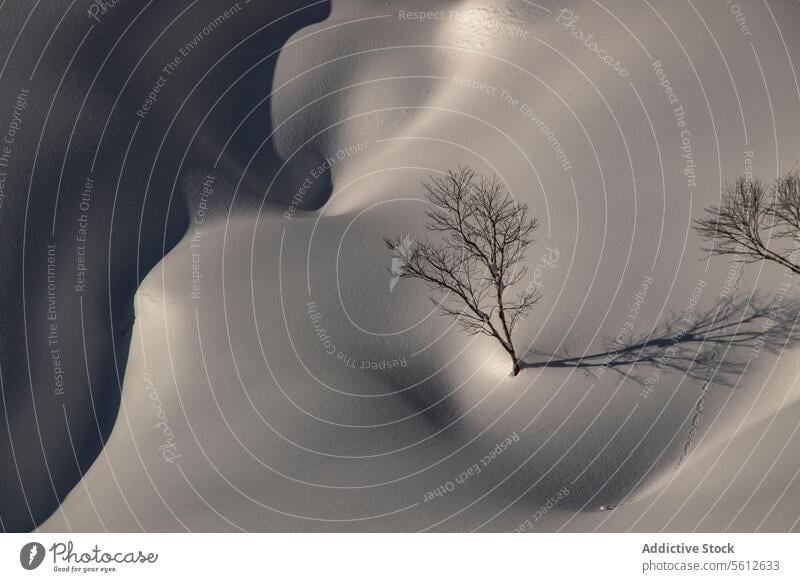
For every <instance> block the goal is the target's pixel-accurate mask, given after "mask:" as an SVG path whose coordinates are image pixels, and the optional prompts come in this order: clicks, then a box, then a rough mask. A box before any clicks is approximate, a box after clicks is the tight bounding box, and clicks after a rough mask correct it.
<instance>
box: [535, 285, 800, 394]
mask: <svg viewBox="0 0 800 582" xmlns="http://www.w3.org/2000/svg"><path fill="white" fill-rule="evenodd" d="M798 314H800V301H798V300H797V299H792V298H789V297H787V296H786V295H781V294H776V295H774V296H772V297H770V296H767V295H765V294H760V293H754V294H753V295H751V296H747V297H744V298H742V299H738V300H737V299H735V298H732V297H727V298H721V299H720V300H718V301H717V303H716V304H715V305H714V306H713V307H712V308H710V309H707V310H705V311H691V312H690V311H687V312H684V313H673V314H672V315H671V316H670V317H669V318H668V319H667V320H666V322H665V323H662V324H660V325H658V326H656V327H655V328H654V329H653V330H652V331H650V332H649V333H642V334H640V335H638V336H623V337H620V336H617V338H606V339H605V341H604V345H605V346H607V347H605V348H604V349H602V350H601V351H595V352H593V353H591V354H585V355H579V356H574V355H572V354H570V353H569V351H568V350H566V349H562V350H561V351H560V352H558V353H556V354H552V355H549V354H542V353H538V352H534V351H529V352H528V353H527V354H526V356H525V358H529V357H530V356H531V355H536V356H540V357H542V356H543V357H542V359H538V360H534V361H529V360H526V359H525V358H523V361H522V362H521V364H520V365H521V367H522V368H523V369H525V368H545V367H546V368H578V369H580V370H583V371H584V372H586V373H587V374H588V375H591V376H594V377H597V378H599V377H601V376H602V375H603V374H604V373H605V371H606V370H611V371H614V372H617V373H619V374H621V375H623V376H624V377H626V378H628V379H631V380H633V381H635V382H637V383H640V384H642V385H648V384H650V383H652V382H653V381H654V380H657V379H658V377H659V376H660V375H661V374H662V373H664V372H668V371H673V372H679V373H682V374H685V375H687V376H688V377H690V378H693V379H697V380H701V381H704V382H710V381H713V382H714V383H715V384H717V385H722V386H727V387H733V386H734V385H735V384H736V381H737V379H738V378H739V377H740V376H741V375H742V374H744V373H745V372H746V370H747V367H748V365H749V363H750V362H751V361H753V360H754V359H756V358H757V357H758V356H759V355H760V354H761V353H764V352H766V353H773V354H775V353H780V352H781V351H782V350H784V349H788V348H790V347H793V346H794V345H797V343H798V341H800V329H797V328H796V325H795V324H796V322H797V318H798ZM621 335H622V334H621Z"/></svg>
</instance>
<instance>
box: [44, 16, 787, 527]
mask: <svg viewBox="0 0 800 582" xmlns="http://www.w3.org/2000/svg"><path fill="white" fill-rule="evenodd" d="M741 7H742V12H743V13H744V14H746V23H747V26H748V27H749V28H748V29H747V31H749V32H750V33H749V34H748V33H747V31H745V30H744V29H743V28H742V23H741V19H739V21H737V19H736V16H735V15H734V14H732V13H731V12H730V10H729V8H728V7H727V5H725V4H724V3H714V4H713V5H712V4H705V3H693V2H686V3H681V4H676V3H673V2H653V3H650V2H643V3H639V4H635V5H633V4H631V3H628V2H618V1H614V2H600V3H598V2H594V3H592V2H586V3H565V4H561V3H559V4H556V3H540V4H536V3H533V2H528V1H527V0H508V1H495V2H485V3H481V2H478V1H474V0H464V1H462V2H447V3H441V4H431V3H425V6H424V8H423V7H422V5H421V3H413V2H405V3H400V2H392V1H388V2H385V3H374V2H356V1H350V2H347V1H342V2H337V1H334V2H333V5H332V13H331V15H330V17H329V18H328V19H326V20H325V21H323V22H320V23H318V24H314V25H312V26H310V27H306V28H304V29H302V30H301V31H299V32H298V33H296V34H295V35H294V36H293V37H292V38H291V39H290V40H289V42H288V43H287V44H286V46H285V47H284V48H283V50H282V52H281V54H280V58H279V61H278V65H277V68H276V73H275V79H274V83H273V90H274V95H273V97H272V104H271V106H272V121H273V131H274V134H271V135H267V134H266V133H265V135H264V139H265V140H267V139H269V140H272V142H273V143H274V146H275V150H276V152H277V153H278V154H279V155H280V156H281V159H282V160H283V161H285V162H286V163H285V165H284V166H282V167H279V169H278V170H277V171H276V172H275V175H274V179H268V180H264V182H263V183H260V184H254V183H253V182H252V181H247V180H245V181H242V180H240V179H239V178H240V176H239V175H225V174H224V172H220V171H218V170H217V169H215V168H212V167H209V168H203V169H201V170H199V171H198V174H197V176H198V177H196V179H195V180H194V181H191V180H190V181H186V182H185V186H184V192H183V193H184V196H185V197H186V199H187V200H188V201H189V202H188V204H187V207H188V212H189V216H190V227H189V232H188V233H187V234H186V236H185V237H184V239H183V241H182V242H181V243H180V244H179V245H178V246H177V247H176V248H174V249H173V250H172V251H171V252H170V253H169V255H168V256H167V257H166V258H165V259H164V260H163V261H162V262H161V263H160V264H159V265H158V266H157V267H156V268H154V269H153V270H152V271H151V272H150V273H149V274H148V276H147V278H146V279H145V281H144V282H143V283H142V284H141V286H140V288H139V290H138V292H137V294H136V301H135V308H136V323H135V327H134V337H133V340H132V343H131V353H130V356H129V361H128V368H127V371H126V374H125V383H124V390H123V394H122V405H121V409H120V413H119V416H118V419H117V422H116V425H115V427H114V430H113V433H112V435H111V439H110V440H109V442H108V443H107V445H106V447H105V449H104V450H103V452H102V453H101V455H100V457H98V459H97V461H96V462H95V463H94V465H93V466H92V468H91V470H90V471H89V472H88V473H87V474H86V476H85V478H84V479H83V480H82V482H81V483H80V484H79V485H78V486H76V487H75V489H74V490H73V491H72V493H71V494H70V495H69V497H68V498H67V500H66V501H65V502H64V504H63V505H62V507H61V511H59V512H57V513H56V514H54V515H53V517H52V518H51V519H50V520H49V521H48V522H47V523H46V524H45V525H44V527H43V528H42V529H43V530H46V531H51V530H61V529H64V528H67V527H69V528H71V529H76V530H91V529H102V528H107V529H111V530H138V529H145V530H182V529H189V530H228V529H230V530H237V529H244V530H301V531H305V530H323V531H324V530H420V529H433V530H473V529H484V530H503V531H508V530H515V529H516V530H557V529H562V528H563V529H566V530H580V531H583V530H592V529H596V528H597V529H605V530H626V529H631V528H632V529H639V530H660V529H669V530H692V529H695V528H697V529H700V530H720V529H726V528H730V529H736V530H745V531H749V530H752V529H757V528H761V529H765V530H787V529H795V530H796V529H797V528H798V522H797V520H798V517H800V507H799V506H798V504H800V491H798V487H800V483H798V482H797V480H796V479H795V477H796V476H797V472H798V470H800V464H799V462H798V459H800V455H798V452H800V451H798V447H800V445H799V444H798V439H797V438H795V437H796V434H795V432H796V429H797V426H798V424H797V423H798V420H797V419H798V416H797V409H798V408H797V407H798V398H799V397H800V392H799V391H798V390H800V386H798V383H797V381H796V380H797V374H798V373H800V357H799V356H800V354H799V353H798V343H797V334H796V333H795V331H794V329H793V324H794V320H795V318H796V317H797V315H798V312H799V310H798V306H799V305H800V304H798V300H800V296H799V295H798V292H797V280H796V279H795V278H789V277H785V276H784V273H783V272H782V271H781V270H780V269H779V268H777V267H774V266H771V265H759V264H756V265H750V266H748V267H747V268H746V269H743V270H742V269H738V268H736V267H735V266H731V265H730V264H729V263H727V262H726V261H725V260H724V259H717V258H715V259H711V260H707V258H706V256H705V254H704V253H703V252H702V250H701V242H700V241H699V239H698V238H697V237H696V236H695V234H694V233H693V232H692V230H691V220H692V219H693V218H697V217H699V216H700V215H701V214H702V211H703V208H704V207H707V206H709V205H712V204H714V203H715V202H716V201H717V200H718V197H719V192H720V189H721V187H722V185H723V184H724V183H725V182H726V181H731V180H733V179H734V178H736V177H737V176H739V175H741V174H742V173H744V172H751V171H752V172H753V173H754V174H755V175H758V176H762V177H764V178H767V179H769V178H771V177H773V176H775V175H778V174H779V173H781V172H783V171H786V170H788V169H789V168H791V166H792V165H793V164H794V162H795V161H796V159H797V157H798V155H799V153H800V131H798V129H800V116H798V111H800V88H798V85H797V81H796V74H795V71H796V66H795V65H793V63H797V62H800V39H798V38H797V35H793V34H792V31H793V30H795V29H796V25H797V24H798V23H800V7H798V5H796V4H792V3H789V2H769V3H767V4H758V3H745V2H742V3H741ZM420 10H424V11H425V12H424V13H420V12H419V11H420ZM588 35H592V36H591V38H589V37H588ZM215 146H216V147H219V148H220V149H219V152H220V156H222V157H223V159H226V158H225V156H234V155H238V154H233V153H231V152H229V151H226V150H225V148H224V144H223V143H220V144H215ZM255 154H256V152H252V155H255ZM249 163H250V159H249V158H247V157H246V156H245V157H243V158H237V159H235V160H233V161H232V162H231V163H230V164H228V166H227V167H241V168H244V169H245V171H246V169H247V167H248V164H249ZM458 164H468V165H470V166H473V167H475V168H476V169H478V170H479V171H482V172H484V173H496V174H497V175H498V176H500V177H501V179H502V180H503V181H504V183H505V184H506V185H507V188H508V190H509V191H510V192H511V193H512V194H513V196H514V197H515V198H518V199H520V200H523V201H525V202H527V203H528V204H529V205H530V207H531V209H532V212H533V214H535V215H537V216H538V217H539V218H540V220H541V222H542V226H541V228H540V231H539V237H538V241H537V243H536V244H535V245H534V246H533V247H532V249H531V252H530V254H529V257H528V263H529V264H528V267H529V276H528V279H529V284H536V285H539V286H540V288H541V291H542V293H543V301H542V302H541V304H540V305H539V306H538V309H537V310H536V311H535V312H534V313H533V314H532V315H531V316H530V317H529V318H528V319H527V320H526V321H525V322H524V323H523V324H522V325H521V327H520V330H519V332H518V337H517V341H518V342H519V344H520V345H522V346H525V348H526V350H525V351H526V352H527V355H526V358H525V360H526V362H527V367H526V369H524V370H523V372H522V373H521V374H520V376H518V377H517V378H510V377H508V365H507V362H506V361H505V359H504V354H503V353H502V352H501V350H499V348H498V346H496V345H494V344H492V342H491V341H489V340H488V339H485V338H477V339H476V338H467V337H465V336H463V335H462V334H461V333H460V332H459V331H458V330H457V329H456V328H454V327H453V326H452V325H451V322H450V321H448V320H447V319H444V318H441V317H439V316H438V315H436V314H435V313H434V312H433V308H432V306H431V304H430V302H428V300H427V292H426V290H425V288H424V287H422V286H420V285H416V284H414V283H412V282H408V281H401V282H399V283H397V284H396V285H393V281H392V279H391V274H390V272H389V268H390V266H391V255H390V253H389V251H388V250H386V248H385V246H384V245H383V242H382V240H383V237H384V236H387V235H394V234H398V233H400V232H403V231H409V232H410V233H411V235H412V236H424V228H423V223H424V214H423V213H424V210H425V201H424V196H423V190H422V189H421V187H420V185H419V184H420V181H421V180H424V179H426V177H427V176H429V175H431V174H438V173H440V172H443V171H446V170H447V169H450V168H452V167H455V166H456V165H458ZM205 176H211V178H208V180H210V181H209V182H208V185H207V188H210V189H211V191H212V192H211V193H208V192H206V198H208V197H218V198H222V199H225V200H230V199H234V198H235V197H237V196H247V197H249V198H255V199H257V200H258V199H262V200H263V204H262V205H261V206H260V207H254V208H252V209H249V210H248V211H247V212H242V211H236V212H232V213H226V212H225V211H224V210H225V209H224V208H223V209H222V211H219V208H218V212H217V213H216V214H214V215H213V216H212V215H209V216H201V215H200V213H199V211H200V210H201V209H202V206H200V202H201V201H202V200H204V198H203V191H202V188H203V186H202V182H203V181H204V180H206V179H207V178H206V177H205ZM195 219H197V220H195ZM201 219H202V220H201ZM634 361H635V362H636V363H631V362H634ZM610 509H613V511H610Z"/></svg>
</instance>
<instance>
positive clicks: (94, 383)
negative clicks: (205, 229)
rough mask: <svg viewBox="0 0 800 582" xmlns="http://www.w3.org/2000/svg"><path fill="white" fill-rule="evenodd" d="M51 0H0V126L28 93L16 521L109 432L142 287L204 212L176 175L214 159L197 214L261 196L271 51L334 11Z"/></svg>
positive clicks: (18, 200) (11, 346)
mask: <svg viewBox="0 0 800 582" xmlns="http://www.w3.org/2000/svg"><path fill="white" fill-rule="evenodd" d="M43 4H44V5H42V6H39V5H38V4H37V5H33V4H32V3H27V2H21V1H19V0H9V1H8V2H7V3H6V4H5V5H4V7H3V18H0V34H1V35H2V36H3V38H9V39H13V38H15V37H16V36H17V34H18V33H20V30H21V27H22V26H23V25H24V26H25V27H26V28H25V29H24V30H22V32H21V33H20V36H19V42H18V43H17V44H16V46H15V48H14V53H13V54H11V55H10V58H9V62H8V66H7V67H6V69H5V71H4V74H3V76H2V77H1V78H0V127H2V130H0V132H4V131H5V127H6V125H7V123H8V122H9V119H10V115H11V114H12V112H14V111H15V109H14V107H15V104H16V103H17V102H18V99H19V98H18V95H19V94H20V92H21V89H22V88H24V89H25V90H26V91H28V93H27V94H28V95H29V97H28V98H27V103H26V104H25V107H24V108H21V109H20V108H18V109H19V111H21V115H22V121H21V122H20V123H19V124H18V125H19V129H18V130H17V132H16V135H15V142H14V147H13V152H12V155H11V156H10V160H8V165H7V166H4V168H3V170H4V187H5V192H6V193H9V192H14V195H13V196H7V197H6V198H5V199H4V200H3V205H2V208H0V232H3V235H4V236H3V238H4V241H5V243H6V244H4V245H2V246H0V266H2V267H3V271H4V273H5V274H6V275H5V276H4V277H3V279H2V280H0V302H2V303H3V306H4V308H3V309H2V310H0V392H2V399H0V484H2V485H1V486H0V487H1V488H0V531H13V532H20V531H30V530H32V529H34V528H36V527H37V526H38V525H39V524H41V523H42V522H44V521H45V520H46V519H47V518H48V517H49V516H50V515H51V514H52V513H53V511H55V510H56V509H57V508H58V506H59V504H60V503H61V502H62V501H63V500H64V498H65V497H66V496H67V494H68V493H69V492H70V491H71V490H72V488H73V487H74V486H75V485H76V483H78V481H79V480H80V478H81V476H82V475H83V474H84V473H85V472H86V471H87V470H88V469H89V467H90V466H91V465H92V463H93V462H94V460H95V459H96V458H97V455H98V454H99V453H100V451H101V450H102V448H103V446H104V444H105V442H106V440H107V439H108V436H109V434H110V432H111V429H112V427H113V425H114V422H115V419H116V416H117V412H118V409H119V404H120V397H121V390H122V382H123V379H124V377H125V367H126V363H127V357H128V351H129V346H130V338H131V332H132V326H133V322H134V306H133V297H134V294H135V292H136V289H137V288H138V286H139V284H140V282H141V280H142V279H143V278H144V277H145V276H146V275H147V273H148V272H149V271H150V270H151V269H152V268H153V267H154V266H155V265H156V264H157V263H158V262H159V261H160V260H161V259H162V258H163V257H164V255H166V254H167V253H168V252H169V251H170V250H171V249H172V248H173V247H174V246H175V245H176V244H178V242H180V241H181V239H182V238H183V237H184V235H185V233H186V232H187V229H188V228H189V225H190V224H192V221H193V220H194V218H195V216H196V214H197V212H198V206H197V200H198V197H199V192H196V191H186V188H184V186H183V185H184V184H185V183H186V182H187V180H186V178H187V177H188V176H196V175H201V176H206V175H207V174H213V175H214V176H215V180H216V181H215V191H214V194H213V198H212V199H211V200H210V201H209V209H208V211H207V215H206V220H210V219H211V218H212V215H213V214H214V213H216V215H217V216H224V214H225V213H227V211H228V210H229V208H231V207H238V206H242V207H257V205H258V204H259V203H260V202H261V199H262V197H263V196H264V193H265V190H266V186H267V184H269V182H270V181H271V180H272V178H273V177H274V176H275V173H276V171H277V169H278V168H279V167H280V166H281V165H282V163H283V161H282V160H281V159H280V158H279V156H278V154H277V153H276V150H275V148H274V146H273V142H272V139H270V138H269V135H270V132H271V131H272V126H273V120H272V117H271V113H270V111H271V108H270V104H271V101H270V98H269V95H270V93H271V92H272V90H273V79H274V74H275V68H276V64H277V61H278V57H279V55H280V53H281V50H282V48H283V47H284V45H285V44H286V42H287V41H288V39H289V38H290V37H291V36H292V35H294V34H295V33H297V32H298V31H300V30H301V29H303V28H304V27H306V26H309V25H311V24H314V23H317V22H320V21H322V20H324V19H325V18H327V17H328V15H329V14H330V4H329V2H327V1H321V2H320V1H317V2H294V1H289V0H280V1H275V2H268V3H259V2H252V3H244V2H240V3H234V2H226V1H222V0H219V1H210V2H202V3H193V2H191V1H190V0H182V1H180V2H148V1H146V0H130V1H126V2H124V3H118V4H116V5H114V6H113V7H112V8H111V9H109V10H108V11H104V12H102V13H101V14H98V15H97V18H91V17H87V14H86V9H85V6H84V7H80V6H77V5H76V6H75V10H72V11H70V12H68V13H67V15H66V16H65V17H64V19H63V21H62V20H61V18H62V16H64V10H66V9H67V5H66V4H64V5H62V4H60V3H49V4H48V3H43ZM232 7H235V8H232ZM31 10H34V11H35V13H34V14H32V15H31V17H30V18H26V17H27V16H28V13H29V12H30V11H31ZM26 22H27V24H26ZM51 34H52V38H51ZM48 39H50V40H49V41H48ZM47 42H49V45H47V46H45V43H47ZM4 50H7V48H6V49H4ZM40 57H41V58H40ZM176 57H180V62H179V63H178V64H177V65H174V64H175V63H176V61H175V59H176ZM220 59H222V61H221V62H220V64H217V65H216V66H214V65H215V64H216V63H217V61H219V60H220ZM169 63H173V65H174V68H173V69H170V70H169V72H165V67H166V66H167V65H169ZM34 69H35V75H32V72H34ZM160 76H161V77H162V78H163V79H164V80H163V81H162V82H161V83H160V84H161V85H162V86H161V87H160V88H159V91H158V94H157V96H156V99H155V100H152V101H151V102H150V103H149V105H148V109H147V111H143V107H144V105H145V103H147V99H148V96H150V95H151V94H152V92H153V88H154V87H156V86H157V84H158V83H159V77H160ZM19 111H18V113H19ZM140 112H141V113H140ZM253 156H255V158H254V160H253V163H252V164H251V165H250V167H249V169H248V171H247V173H246V174H245V175H244V176H242V172H243V170H244V168H245V166H246V164H247V162H248V161H249V160H250V159H251V157H253ZM309 157H310V158H313V155H310V156H309ZM217 162H218V163H217ZM312 163H316V161H315V160H310V161H309V162H308V164H307V165H311V164H312ZM301 165H303V166H304V165H306V164H305V163H303V164H301ZM290 170H291V165H290V166H288V167H287V169H284V172H286V173H287V174H291V172H290ZM304 171H305V167H301V168H298V169H296V170H295V171H294V174H302V173H303V172H304ZM240 178H242V184H243V186H242V189H241V190H242V191H240V192H238V193H237V194H236V196H235V197H234V192H233V187H232V186H231V185H232V184H236V183H237V182H238V180H239V179H240ZM90 182H91V185H92V186H91V188H88V192H87V184H88V183H90ZM320 184H322V185H324V181H320ZM276 191H279V192H281V194H280V195H276V196H277V198H276V201H278V199H280V198H281V196H283V197H284V198H285V200H284V201H283V202H284V203H285V202H286V200H289V199H291V196H292V193H291V192H289V191H287V189H286V188H283V189H281V188H278V189H276ZM273 195H274V194H273ZM320 196H321V199H325V196H324V193H323V194H321V195H320ZM315 200H316V199H315ZM23 241H24V244H23ZM79 265H82V266H79ZM109 486H113V485H111V484H110V485H109ZM121 511H125V510H124V508H123V509H121Z"/></svg>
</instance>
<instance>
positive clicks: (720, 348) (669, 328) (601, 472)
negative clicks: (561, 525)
mask: <svg viewBox="0 0 800 582" xmlns="http://www.w3.org/2000/svg"><path fill="white" fill-rule="evenodd" d="M799 316H800V301H798V300H797V299H794V298H790V297H788V296H786V295H774V296H771V297H770V296H767V295H764V294H760V293H756V294H754V295H752V296H750V297H744V298H741V299H736V300H731V299H721V300H719V301H718V302H717V303H716V304H715V305H714V307H712V308H711V309H708V310H705V311H696V312H694V313H689V314H686V313H678V314H673V315H672V316H671V317H669V318H668V319H667V321H666V322H665V323H664V324H661V325H659V326H657V327H656V328H655V329H654V330H653V331H652V333H647V334H641V335H638V336H635V337H630V338H626V339H625V341H623V342H621V343H620V342H618V341H617V340H616V339H611V340H608V341H607V344H608V348H607V349H605V350H602V351H596V352H593V353H591V354H588V355H585V356H574V355H569V354H563V355H560V356H551V357H549V358H548V359H541V360H534V361H530V360H529V361H527V362H526V363H525V366H524V367H525V368H543V367H548V368H575V369H580V370H583V371H584V372H586V373H587V374H589V375H591V376H592V377H595V378H597V377H601V376H602V375H603V371H604V370H611V371H613V372H615V373H617V374H619V375H620V376H623V377H624V378H627V379H631V380H633V381H634V382H636V383H637V384H639V385H640V386H641V390H642V392H641V394H640V395H641V396H643V397H645V398H646V397H647V396H648V395H649V394H652V392H653V390H654V389H656V387H657V385H658V383H659V382H666V381H667V380H666V379H665V378H664V376H666V375H668V374H670V375H671V376H672V380H671V381H670V382H671V384H670V392H671V391H672V384H674V382H677V381H681V380H682V379H684V377H688V378H691V379H694V380H696V381H699V383H700V384H699V389H698V392H697V394H696V400H695V404H694V406H693V407H690V408H688V409H686V408H681V407H680V406H678V405H677V404H676V403H675V402H673V403H672V404H671V405H670V407H671V408H670V411H668V413H667V414H664V415H663V417H661V418H660V420H656V419H655V418H653V419H652V420H650V421H647V423H645V425H644V426H645V428H648V427H649V423H659V424H663V425H664V430H659V429H657V430H653V431H652V432H650V433H649V434H648V435H647V436H645V434H644V431H643V432H641V434H639V433H636V436H635V437H634V438H630V439H627V440H622V441H621V442H627V443H628V444H626V446H625V447H617V446H607V447H606V448H605V449H603V450H601V449H602V448H603V447H604V446H606V445H607V442H606V441H603V440H602V439H600V441H602V442H596V443H592V444H591V446H586V447H584V448H582V449H581V450H580V451H578V450H576V451H574V458H573V460H572V464H573V465H574V466H575V467H586V466H587V464H588V463H589V461H591V460H592V459H594V458H595V455H598V454H599V455H600V456H599V457H597V458H596V460H595V461H594V462H593V463H592V464H591V469H589V470H587V471H586V472H585V473H584V474H582V475H581V476H580V478H579V479H577V480H576V481H575V482H574V483H570V484H569V489H570V494H569V495H568V496H567V497H566V498H565V499H564V500H563V501H561V502H560V503H559V507H561V508H563V509H570V510H584V511H593V510H600V509H603V508H607V509H613V507H615V506H616V505H617V504H619V503H620V502H622V501H623V500H624V499H625V498H626V497H627V496H628V495H630V493H631V492H632V490H633V488H635V487H640V486H641V485H642V484H644V483H645V482H646V480H647V478H648V475H654V474H656V473H657V472H659V471H661V470H663V469H664V468H666V467H669V466H673V467H677V466H679V465H680V464H681V463H682V462H683V460H684V459H685V458H686V456H687V454H688V453H689V452H690V451H691V450H692V447H693V446H694V443H695V441H696V440H697V438H698V437H699V435H700V434H701V432H702V431H703V430H704V425H703V423H704V422H705V421H706V418H707V416H708V415H709V414H711V413H710V412H709V411H708V409H707V398H708V395H709V393H710V391H711V390H714V389H716V388H723V389H725V390H731V389H733V388H734V387H736V389H743V388H744V387H746V386H747V380H746V377H747V373H748V371H749V370H750V369H752V367H753V366H754V365H756V361H757V360H758V358H759V357H760V356H762V355H764V354H766V353H770V354H780V353H781V352H782V351H783V350H784V349H786V350H789V349H792V348H795V347H796V346H797V345H798V342H799V341H800V325H796V322H797V319H798V317H799ZM695 385H696V384H695ZM686 386H687V387H686V388H684V389H688V386H689V385H688V384H687V385H686ZM676 419H677V420H676ZM668 423H669V426H667V424H668ZM615 430H616V428H614V427H612V431H611V432H612V433H613V432H614V431H615ZM676 430H677V431H678V434H677V437H676V438H675V439H674V440H673V441H672V443H669V442H667V440H666V439H664V437H663V435H664V434H674V433H675V431H676ZM609 438H610V437H609ZM613 442H617V441H613ZM613 442H612V444H613ZM634 447H635V450H632V449H634ZM666 447H669V448H668V449H666V454H664V452H665V448H666ZM556 453H557V452H553V453H550V454H549V455H548V454H547V453H545V454H543V459H542V461H543V463H544V464H542V465H541V466H543V467H546V466H547V465H546V463H547V460H548V459H549V458H552V459H556V458H557V454H556ZM657 458H658V459H659V460H658V462H657V463H656V465H655V466H654V465H653V463H654V462H656V459H657ZM564 462H565V463H568V462H570V460H569V459H566V460H565V461H564ZM564 485H565V483H563V482H562V480H558V479H556V478H554V477H551V476H545V477H544V478H543V479H542V482H541V483H540V484H538V485H537V487H536V488H535V490H534V491H532V492H531V493H530V498H531V499H532V504H535V503H536V502H535V501H533V500H537V499H540V498H546V496H547V494H548V492H552V491H556V490H558V489H559V488H560V487H562V486H564Z"/></svg>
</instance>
